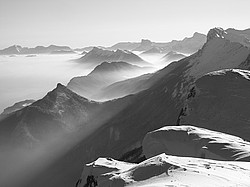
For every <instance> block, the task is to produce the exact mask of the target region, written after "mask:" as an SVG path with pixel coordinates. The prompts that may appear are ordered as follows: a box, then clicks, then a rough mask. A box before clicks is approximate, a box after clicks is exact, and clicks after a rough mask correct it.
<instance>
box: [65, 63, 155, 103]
mask: <svg viewBox="0 0 250 187" xmlns="http://www.w3.org/2000/svg"><path fill="white" fill-rule="evenodd" d="M147 71H152V68H151V67H139V66H136V65H131V64H129V63H127V62H111V63H108V62H103V63H101V64H100V65H98V66H96V67H95V69H94V70H93V71H91V72H90V73H89V74H88V75H86V76H80V77H74V78H72V79H71V80H70V81H69V83H68V85H67V87H68V88H69V89H71V90H72V91H74V92H75V93H78V94H79V95H81V96H83V97H86V98H89V99H92V96H93V95H96V94H98V92H99V91H100V90H101V89H102V88H104V87H106V86H108V85H111V84H113V83H115V82H118V81H122V80H125V79H128V78H132V77H136V76H139V75H142V74H144V73H145V72H147Z"/></svg>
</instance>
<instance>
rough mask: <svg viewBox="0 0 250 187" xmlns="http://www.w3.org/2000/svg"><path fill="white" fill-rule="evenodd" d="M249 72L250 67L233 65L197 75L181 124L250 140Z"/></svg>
mask: <svg viewBox="0 0 250 187" xmlns="http://www.w3.org/2000/svg"><path fill="white" fill-rule="evenodd" d="M249 75H250V74H249V71H244V70H238V69H231V70H221V71H216V72H212V73H209V74H207V75H205V76H203V77H201V78H200V79H198V80H197V81H196V82H195V88H192V89H191V90H190V92H189V95H190V96H191V95H193V97H188V98H187V101H186V104H185V106H184V108H185V112H184V113H185V114H184V115H182V117H181V120H180V124H182V123H183V124H185V123H191V124H194V125H196V126H200V127H205V128H210V129H217V130H219V131H221V132H226V133H229V134H235V135H238V136H240V137H242V138H244V139H246V140H250V139H249V134H250V131H249V120H250V118H249V116H250V112H249V111H250V110H249V109H250V103H249V102H248V101H249V99H250V89H249V88H250V80H249ZM194 90H196V91H195V92H197V94H195V95H194Z"/></svg>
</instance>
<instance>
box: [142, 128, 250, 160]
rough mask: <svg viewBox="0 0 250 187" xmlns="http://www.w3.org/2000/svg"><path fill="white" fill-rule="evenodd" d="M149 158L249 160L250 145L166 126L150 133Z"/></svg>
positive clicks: (218, 134) (206, 132) (147, 141)
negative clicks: (157, 156)
mask: <svg viewBox="0 0 250 187" xmlns="http://www.w3.org/2000/svg"><path fill="white" fill-rule="evenodd" d="M142 146H143V152H144V154H145V156H146V157H147V158H150V157H152V156H156V155H158V154H160V153H162V152H164V153H166V154H169V155H177V156H191V157H202V158H210V159H216V160H247V161H249V160H250V143H249V142H246V141H244V140H243V139H241V138H239V137H236V136H233V135H228V134H225V133H221V132H216V131H212V130H207V129H204V128H199V127H194V126H187V125H182V126H166V127H163V128H161V129H158V130H156V131H152V132H149V133H148V134H147V135H146V136H145V138H144V140H143V143H142Z"/></svg>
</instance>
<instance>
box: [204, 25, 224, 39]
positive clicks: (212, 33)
mask: <svg viewBox="0 0 250 187" xmlns="http://www.w3.org/2000/svg"><path fill="white" fill-rule="evenodd" d="M225 34H227V33H226V31H224V29H222V28H221V27H215V28H213V29H210V30H209V32H208V34H207V41H210V40H212V39H214V38H224V35H225Z"/></svg>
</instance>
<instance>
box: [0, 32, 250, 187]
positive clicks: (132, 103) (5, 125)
mask: <svg viewBox="0 0 250 187" xmlns="http://www.w3.org/2000/svg"><path fill="white" fill-rule="evenodd" d="M196 35H197V36H196ZM195 37H198V38H203V36H200V35H199V34H195ZM206 38H207V40H206V42H205V44H204V45H203V46H200V47H201V48H200V49H199V50H198V51H197V52H195V53H194V54H192V55H190V56H188V57H185V58H183V59H181V60H179V61H175V62H173V63H171V64H169V65H168V66H166V67H165V68H163V69H161V70H159V71H157V72H155V73H152V74H149V75H143V76H141V77H140V78H134V79H129V81H130V82H131V85H133V86H132V88H136V89H135V90H137V88H138V87H137V86H139V85H140V84H144V83H145V84H146V85H145V87H144V88H142V89H141V90H140V89H138V92H136V93H135V94H132V95H128V96H125V97H123V98H120V99H116V100H112V101H107V102H94V101H90V100H88V99H86V98H83V97H81V96H79V95H77V94H75V93H74V92H72V91H71V90H69V89H68V88H66V87H64V86H62V85H60V84H59V85H57V88H56V89H54V90H53V91H51V92H49V93H48V94H47V95H46V96H45V97H44V98H42V99H41V100H38V101H36V102H34V103H33V104H31V105H29V106H27V107H25V108H23V109H21V110H19V111H16V112H14V113H12V114H10V115H8V116H7V117H6V118H4V119H2V120H1V121H0V127H1V129H0V132H8V133H6V134H1V139H8V138H9V137H11V140H13V139H14V140H18V142H22V141H24V142H26V143H28V144H29V145H30V144H32V145H36V144H37V143H39V142H43V141H48V135H51V136H52V135H53V134H55V133H58V132H62V134H63V139H62V140H63V141H66V142H67V141H70V142H71V143H72V141H73V143H72V144H73V145H74V146H72V145H71V147H70V148H69V149H68V150H67V152H66V153H64V154H63V155H61V156H60V157H59V158H57V160H56V161H55V162H54V163H53V164H51V165H50V166H48V167H46V168H45V169H43V171H42V172H40V173H39V175H37V176H36V177H34V179H33V180H32V181H30V182H29V183H28V184H26V185H25V186H36V187H39V186H44V184H46V186H48V187H50V186H51V187H52V186H65V187H66V186H72V185H74V184H75V183H77V186H84V185H85V186H86V185H89V186H90V185H92V184H89V183H95V182H97V183H100V180H102V179H103V182H104V183H103V184H107V185H109V184H110V185H111V184H112V185H113V186H124V185H125V184H127V182H131V183H133V182H135V183H134V184H135V185H137V186H139V185H142V183H139V182H145V181H146V182H150V181H151V182H152V184H155V185H156V184H157V183H154V182H157V181H152V180H150V181H147V179H149V178H151V177H153V176H160V175H161V176H162V177H165V178H164V179H166V181H167V182H169V183H167V184H169V185H175V184H177V182H180V183H181V184H183V185H187V184H188V181H185V180H184V179H185V177H184V176H185V175H184V174H183V173H184V172H186V171H187V172H186V173H187V175H188V176H189V175H194V176H195V177H201V176H202V177H206V176H209V175H210V177H209V179H210V178H211V181H212V180H215V178H217V179H218V178H223V177H224V178H223V179H225V176H224V174H225V175H226V173H228V172H229V173H230V172H231V173H230V175H228V176H233V175H234V174H235V176H237V177H239V176H241V175H243V176H244V177H243V179H244V181H243V182H242V183H240V182H239V180H238V179H237V177H236V178H235V179H234V178H231V179H230V178H229V177H227V178H226V179H228V180H223V182H224V183H222V184H225V185H227V184H228V183H230V182H231V181H232V184H235V185H238V184H249V183H247V181H249V180H248V178H247V177H249V169H250V166H249V164H247V163H244V164H240V163H236V162H233V163H232V164H230V162H229V161H228V162H219V161H214V160H208V159H201V158H191V157H190V158H189V157H179V156H180V155H181V156H183V154H184V153H180V152H179V151H181V150H176V149H175V148H176V146H175V145H173V144H171V142H172V140H174V141H176V142H177V143H178V145H179V144H180V145H182V143H181V142H180V141H183V140H184V142H186V140H189V141H190V144H189V146H190V147H187V146H185V145H183V146H185V154H187V153H190V155H185V156H192V157H196V156H197V157H202V158H209V159H216V158H218V157H219V158H223V159H225V160H237V159H243V160H244V159H245V158H247V159H249V158H248V157H249V149H248V146H249V143H248V142H245V141H244V140H246V141H250V139H249V134H250V132H249V127H248V126H249V120H250V118H249V116H250V115H249V114H248V113H249V112H248V111H249V104H248V102H247V100H248V95H249V94H248V86H249V84H250V82H249V80H250V79H249V74H250V73H249V71H248V70H249V68H250V61H249V60H250V49H249V47H248V42H249V38H248V30H244V31H239V30H234V29H227V30H223V29H221V28H214V29H211V30H210V31H209V32H208V34H207V37H206ZM203 39H204V38H203ZM184 40H185V45H182V46H178V45H177V44H179V42H172V43H176V46H175V47H165V49H167V50H170V49H171V51H172V50H174V51H178V52H183V53H187V52H191V51H194V47H193V46H194V45H192V44H194V43H195V42H193V41H192V42H191V41H190V39H189V38H187V39H184ZM143 43H144V44H145V45H143V46H138V48H137V50H138V49H142V47H145V46H149V44H150V42H149V41H144V42H143ZM199 44H200V43H199ZM150 46H151V47H152V44H150ZM184 46H189V47H190V49H189V50H187V48H185V47H184ZM195 48H196V49H197V46H196V47H195ZM143 49H144V50H145V49H146V47H145V48H143ZM93 50H94V51H93ZM93 50H92V52H91V51H90V52H91V53H90V52H89V53H88V54H91V55H88V54H86V55H85V56H83V57H82V59H81V60H83V59H85V57H86V56H87V57H96V56H95V55H92V54H96V53H100V54H103V53H104V54H105V55H103V56H104V57H105V58H106V56H107V55H106V54H107V53H108V54H110V56H112V55H113V54H114V53H116V52H107V51H105V50H101V49H98V48H94V49H93ZM118 53H122V52H121V51H118ZM124 53H127V54H128V52H124ZM122 54H123V53H122ZM129 54H130V53H129ZM87 57H86V58H87ZM96 59H99V57H98V58H96ZM82 62H87V61H85V60H83V61H82ZM126 62H127V61H126ZM95 63H96V62H95ZM98 63H101V58H100V60H99V62H98ZM98 63H97V64H98ZM111 64H112V63H111ZM102 65H103V64H102ZM104 65H105V66H106V65H110V64H108V63H107V64H106V63H104ZM99 67H100V66H99ZM97 69H98V68H97ZM124 81H128V80H124ZM120 84H121V82H120ZM187 124H189V127H186V125H187ZM164 126H167V127H166V128H165V129H161V130H158V131H156V130H157V129H159V128H162V127H164ZM169 126H171V128H170V127H169ZM172 126H174V127H172ZM176 126H178V127H176ZM179 126H180V127H179ZM192 126H196V127H192ZM199 127H201V128H199ZM203 128H207V129H209V130H213V131H219V132H220V133H216V132H212V131H209V130H206V129H203ZM159 131H163V133H160V134H164V133H165V131H166V134H168V133H169V132H170V131H171V132H170V136H165V135H162V136H161V135H160V136H159V135H157V133H158V132H159ZM172 131H178V132H176V133H175V132H172ZM222 133H227V134H231V135H234V136H230V135H225V134H222ZM10 134H11V136H10ZM65 134H66V135H65ZM86 134H88V136H86ZM187 134H188V136H187ZM177 135H178V136H177ZM235 136H238V137H241V138H243V139H244V140H243V139H241V138H237V137H235ZM79 137H81V138H79ZM159 137H160V138H159ZM166 137H169V139H167V138H166ZM197 137H198V138H197ZM161 138H163V140H164V144H163V145H164V146H163V145H161V146H159V142H162V139H161ZM178 138H179V139H178ZM72 139H73V140H72ZM152 139H153V140H152ZM197 139H198V140H199V139H201V140H200V141H199V142H197V141H198V140H197ZM209 140H212V142H213V141H215V142H214V143H212V142H209ZM169 142H170V143H169ZM148 144H149V146H148ZM67 145H68V144H67ZM145 145H146V147H150V148H149V149H145ZM243 145H244V146H243ZM57 146H58V144H53V147H57ZM193 147H195V149H197V150H199V152H195V154H196V153H197V154H196V155H195V154H194V152H193ZM244 147H245V148H244ZM151 148H152V149H151ZM225 148H226V150H225ZM57 149H63V148H62V147H60V146H58V147H57ZM224 150H225V151H224ZM241 150H242V151H241ZM162 151H164V152H166V153H167V154H169V152H168V151H170V152H171V154H173V155H177V156H178V157H177V156H168V155H164V154H161V155H159V153H161V152H162ZM194 151H195V150H194ZM235 152H237V153H236V154H233V153H235ZM191 153H192V154H191ZM243 153H244V154H243ZM154 154H155V155H154ZM157 154H158V155H157ZM152 155H153V156H154V157H153V158H149V157H150V156H152ZM242 156H243V157H242ZM99 157H113V158H114V159H118V160H122V161H124V162H133V163H137V164H131V163H130V164H129V163H120V162H118V161H115V160H113V159H108V158H106V159H105V158H104V159H99V160H97V161H96V162H95V163H94V164H93V163H92V164H89V165H86V166H85V167H84V169H83V168H82V165H83V164H86V163H89V162H93V161H94V160H96V159H98V158H99ZM100 160H101V162H100ZM221 160H222V159H221ZM248 161H249V160H248ZM105 163H108V164H106V165H105ZM192 164H193V165H192ZM107 165H108V166H107ZM112 165H116V167H117V169H116V171H117V173H116V176H113V174H114V173H109V175H108V174H107V172H106V173H105V171H110V172H112V171H113V169H114V167H110V166H112ZM223 165H224V166H227V167H224V168H223V167H222V166H223ZM98 166H100V167H98ZM34 167H35V166H34ZM86 167H87V168H91V167H92V168H94V169H85V168H86ZM99 168H103V170H102V171H98V169H99ZM110 168H113V169H112V170H111V169H110ZM178 168H179V169H178ZM211 168H212V169H211ZM221 168H222V169H221ZM235 168H238V169H235ZM82 169H83V172H82ZM209 169H210V170H209ZM95 170H96V171H97V173H95ZM89 171H93V172H92V173H91V172H89ZM162 171H164V172H162ZM209 171H211V173H210V172H209ZM216 171H220V172H216ZM101 172H103V175H101V174H102V173H101ZM166 172H167V173H166ZM198 172H200V174H199V173H198ZM81 173H83V175H82V177H81ZM163 173H165V175H164V176H163V175H162V174H163ZM171 173H173V174H174V175H172V176H174V177H173V178H172V179H174V180H175V181H177V182H174V180H173V181H172V182H171V180H170V181H169V180H168V178H167V177H169V176H171ZM176 173H177V174H178V173H179V174H180V175H179V176H182V177H180V178H178V177H177V174H176ZM125 174H126V175H125ZM97 176H99V178H98V179H96V177H97ZM104 176H105V177H104ZM126 176H130V177H131V178H129V177H128V178H124V177H126ZM215 176H217V177H215ZM78 179H80V180H78ZM125 179H128V180H125ZM132 179H133V180H134V181H131V180H132ZM151 179H152V178H151ZM217 179H216V180H217ZM229 179H230V180H229ZM178 180H179V181H178ZM202 180H203V178H202V179H201V181H202ZM204 180H205V179H204ZM91 181H92V182H91ZM93 181H94V182H93ZM166 181H165V185H166ZM218 181H222V180H218ZM226 181H229V182H228V183H226ZM101 182H102V181H101ZM105 182H106V183H105ZM136 182H137V183H136ZM189 182H190V181H189ZM192 182H193V183H192V184H195V180H192ZM244 182H245V183H244ZM148 184H150V183H147V185H148ZM163 184H164V183H163ZM216 184H219V182H217V183H215V184H214V185H215V186H216ZM142 186H143V185H142ZM144 186H146V185H144ZM156 186H157V185H156Z"/></svg>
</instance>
